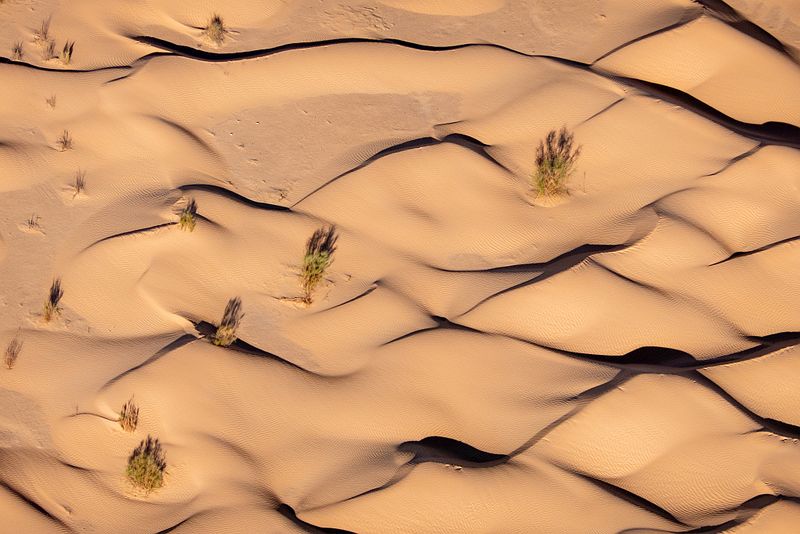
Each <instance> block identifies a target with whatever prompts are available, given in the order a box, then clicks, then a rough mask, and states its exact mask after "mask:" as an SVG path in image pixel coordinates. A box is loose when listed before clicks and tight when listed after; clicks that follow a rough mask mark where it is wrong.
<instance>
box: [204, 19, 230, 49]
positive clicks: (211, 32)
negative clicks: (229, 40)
mask: <svg viewBox="0 0 800 534" xmlns="http://www.w3.org/2000/svg"><path fill="white" fill-rule="evenodd" d="M203 33H205V34H206V36H207V37H208V38H209V39H211V40H212V41H213V42H214V43H216V44H217V45H221V44H222V43H223V41H225V36H226V35H227V34H228V30H227V29H226V28H225V24H223V22H222V17H220V16H219V15H217V14H216V13H214V14H213V15H212V16H211V18H210V19H209V21H208V24H207V25H206V27H205V29H204V30H203Z"/></svg>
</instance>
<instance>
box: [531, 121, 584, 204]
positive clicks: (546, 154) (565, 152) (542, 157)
mask: <svg viewBox="0 0 800 534" xmlns="http://www.w3.org/2000/svg"><path fill="white" fill-rule="evenodd" d="M574 141H575V136H574V135H573V134H572V132H570V131H568V130H567V128H566V127H562V128H561V130H559V131H558V132H557V131H556V130H550V132H549V133H548V134H547V137H545V139H544V140H543V141H539V147H538V148H537V150H536V170H535V171H534V173H533V177H532V184H531V185H532V186H533V187H534V189H536V193H537V195H542V196H549V195H559V194H566V193H568V191H567V179H568V178H569V177H570V175H571V174H572V172H573V171H574V167H575V162H576V161H577V159H578V156H579V155H580V153H581V147H579V146H578V147H574Z"/></svg>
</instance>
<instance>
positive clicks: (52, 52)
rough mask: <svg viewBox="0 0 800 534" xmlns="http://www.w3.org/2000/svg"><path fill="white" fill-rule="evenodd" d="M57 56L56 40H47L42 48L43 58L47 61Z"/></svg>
mask: <svg viewBox="0 0 800 534" xmlns="http://www.w3.org/2000/svg"><path fill="white" fill-rule="evenodd" d="M57 57H58V56H57V55H56V42H55V41H52V40H50V41H47V42H46V43H45V44H44V47H43V48H42V59H43V60H45V61H50V60H51V59H55V58H57Z"/></svg>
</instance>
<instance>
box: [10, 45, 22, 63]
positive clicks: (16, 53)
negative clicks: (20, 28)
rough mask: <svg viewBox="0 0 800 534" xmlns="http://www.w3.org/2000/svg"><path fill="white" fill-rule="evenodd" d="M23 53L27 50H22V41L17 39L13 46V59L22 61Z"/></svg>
mask: <svg viewBox="0 0 800 534" xmlns="http://www.w3.org/2000/svg"><path fill="white" fill-rule="evenodd" d="M23 55H25V52H24V51H23V50H22V41H17V42H16V43H14V46H13V47H12V48H11V59H13V60H14V61H20V60H21V59H22V56H23Z"/></svg>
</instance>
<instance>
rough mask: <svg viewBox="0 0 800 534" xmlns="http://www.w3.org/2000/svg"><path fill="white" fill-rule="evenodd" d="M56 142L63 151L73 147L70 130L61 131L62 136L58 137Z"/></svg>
mask: <svg viewBox="0 0 800 534" xmlns="http://www.w3.org/2000/svg"><path fill="white" fill-rule="evenodd" d="M56 144H57V145H58V149H59V150H60V151H61V152H64V151H67V150H70V149H71V148H72V136H71V135H70V134H69V130H64V131H63V132H61V136H60V137H59V138H58V139H56Z"/></svg>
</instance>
